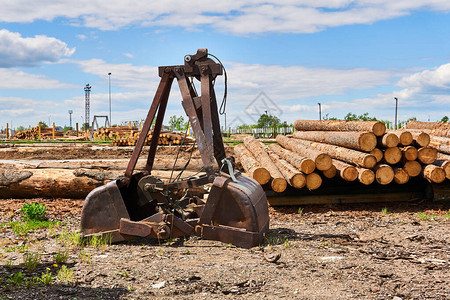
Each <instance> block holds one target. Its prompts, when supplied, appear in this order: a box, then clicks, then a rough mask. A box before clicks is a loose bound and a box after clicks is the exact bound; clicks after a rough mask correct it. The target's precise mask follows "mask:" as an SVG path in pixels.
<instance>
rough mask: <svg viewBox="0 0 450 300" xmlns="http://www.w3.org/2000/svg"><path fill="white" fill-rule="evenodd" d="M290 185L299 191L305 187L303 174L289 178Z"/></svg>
mask: <svg viewBox="0 0 450 300" xmlns="http://www.w3.org/2000/svg"><path fill="white" fill-rule="evenodd" d="M290 183H291V185H292V186H293V187H294V188H296V189H301V188H302V187H304V186H305V185H306V176H305V175H303V174H300V173H299V174H295V175H294V177H292V178H291V181H290Z"/></svg>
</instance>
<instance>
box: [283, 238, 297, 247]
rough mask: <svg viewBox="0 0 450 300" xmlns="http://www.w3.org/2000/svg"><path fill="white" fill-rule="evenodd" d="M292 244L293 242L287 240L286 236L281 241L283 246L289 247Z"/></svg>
mask: <svg viewBox="0 0 450 300" xmlns="http://www.w3.org/2000/svg"><path fill="white" fill-rule="evenodd" d="M293 244H294V243H293V242H292V241H290V240H288V238H286V239H285V240H284V242H283V246H284V247H285V248H289V247H291V246H292V245H293Z"/></svg>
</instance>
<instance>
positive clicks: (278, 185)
mask: <svg viewBox="0 0 450 300" xmlns="http://www.w3.org/2000/svg"><path fill="white" fill-rule="evenodd" d="M270 186H271V187H272V190H274V191H275V192H277V193H282V192H284V191H285V190H286V188H287V182H286V180H285V179H284V178H274V179H273V180H272V183H271V184H270Z"/></svg>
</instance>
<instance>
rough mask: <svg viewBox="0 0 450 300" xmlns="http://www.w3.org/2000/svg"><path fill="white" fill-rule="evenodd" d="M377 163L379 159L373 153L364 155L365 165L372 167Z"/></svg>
mask: <svg viewBox="0 0 450 300" xmlns="http://www.w3.org/2000/svg"><path fill="white" fill-rule="evenodd" d="M376 164H377V159H376V157H375V156H373V155H367V156H365V157H364V160H363V165H364V167H365V168H367V169H372V168H373V167H374V166H375V165H376Z"/></svg>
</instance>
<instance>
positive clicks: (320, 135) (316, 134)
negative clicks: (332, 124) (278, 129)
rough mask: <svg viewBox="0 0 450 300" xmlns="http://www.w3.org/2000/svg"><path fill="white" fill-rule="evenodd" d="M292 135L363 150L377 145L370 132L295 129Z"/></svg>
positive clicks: (369, 149) (370, 149)
mask: <svg viewBox="0 0 450 300" xmlns="http://www.w3.org/2000/svg"><path fill="white" fill-rule="evenodd" d="M294 137H295V138H298V139H302V140H308V141H315V142H320V143H325V144H331V145H336V146H341V147H346V148H351V149H355V150H360V151H365V152H370V151H372V150H373V149H374V148H375V147H376V145H377V138H376V136H375V135H374V134H373V133H371V132H358V131H348V132H340V131H296V132H294Z"/></svg>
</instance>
